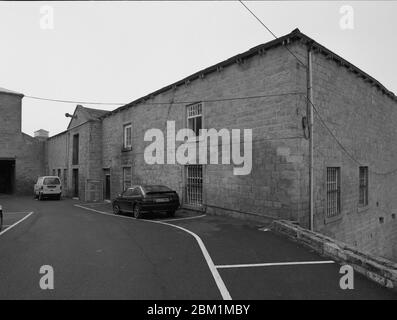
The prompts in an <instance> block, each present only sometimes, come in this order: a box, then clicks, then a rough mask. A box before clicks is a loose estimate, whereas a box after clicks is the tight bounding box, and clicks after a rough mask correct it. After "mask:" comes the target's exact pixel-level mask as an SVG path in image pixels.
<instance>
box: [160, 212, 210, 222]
mask: <svg viewBox="0 0 397 320" xmlns="http://www.w3.org/2000/svg"><path fill="white" fill-rule="evenodd" d="M206 216H207V215H206V214H202V215H201V216H196V217H188V218H176V219H165V220H162V221H181V220H191V219H198V218H202V217H206ZM155 221H159V220H155Z"/></svg>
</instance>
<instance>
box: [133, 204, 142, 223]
mask: <svg viewBox="0 0 397 320" xmlns="http://www.w3.org/2000/svg"><path fill="white" fill-rule="evenodd" d="M134 218H135V219H140V218H142V212H141V207H140V206H139V204H136V205H135V206H134Z"/></svg>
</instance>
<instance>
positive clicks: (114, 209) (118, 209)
mask: <svg viewBox="0 0 397 320" xmlns="http://www.w3.org/2000/svg"><path fill="white" fill-rule="evenodd" d="M113 213H114V214H120V213H121V210H120V206H119V205H118V204H115V205H113Z"/></svg>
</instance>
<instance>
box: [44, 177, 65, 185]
mask: <svg viewBox="0 0 397 320" xmlns="http://www.w3.org/2000/svg"><path fill="white" fill-rule="evenodd" d="M43 184H45V185H49V184H61V181H59V179H58V178H45V179H44V182H43Z"/></svg>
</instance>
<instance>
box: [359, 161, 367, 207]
mask: <svg viewBox="0 0 397 320" xmlns="http://www.w3.org/2000/svg"><path fill="white" fill-rule="evenodd" d="M358 204H359V205H360V206H362V207H365V206H367V205H368V167H360V168H359V197H358Z"/></svg>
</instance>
